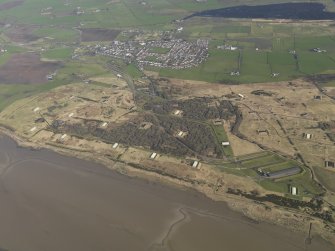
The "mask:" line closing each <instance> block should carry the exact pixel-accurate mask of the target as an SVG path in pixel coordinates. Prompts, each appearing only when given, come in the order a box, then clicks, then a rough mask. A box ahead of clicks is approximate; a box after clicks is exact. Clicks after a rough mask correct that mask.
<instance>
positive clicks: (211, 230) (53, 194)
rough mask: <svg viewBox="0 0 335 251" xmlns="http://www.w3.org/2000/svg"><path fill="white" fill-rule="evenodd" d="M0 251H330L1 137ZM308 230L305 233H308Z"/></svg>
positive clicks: (193, 199)
mask: <svg viewBox="0 0 335 251" xmlns="http://www.w3.org/2000/svg"><path fill="white" fill-rule="evenodd" d="M0 223H1V224H0V250H2V249H4V250H9V251H12V250H13V251H40V250H41V251H45V250H48V251H50V250H55V251H56V250H57V251H59V250H62V251H67V250H69V251H70V250H71V251H76V250H78V251H79V250H80V251H86V250H87V251H92V250H99V251H100V250H101V251H102V250H109V251H111V250H116V251H119V250H120V251H121V250H127V251H131V250H136V251H141V250H171V251H172V250H173V251H197V250H209V251H211V250H229V251H242V250H243V251H244V250H249V251H253V250H255V251H262V250H264V251H265V250H274V251H276V250H278V251H279V250H290V251H296V250H297V251H298V250H317V251H319V250H323V251H328V250H329V251H330V250H334V249H333V248H332V247H330V246H329V245H328V244H327V243H325V242H323V241H322V240H320V239H318V238H316V237H313V239H312V244H311V245H307V246H305V237H306V236H305V234H297V233H292V232H289V231H288V230H286V229H283V228H280V227H277V226H272V225H269V224H265V223H254V222H251V221H250V220H248V219H246V218H245V217H243V216H242V215H240V214H238V213H236V212H233V211H231V210H230V209H229V208H228V207H227V206H226V204H224V203H219V202H214V201H211V200H209V199H207V198H205V197H204V196H203V195H201V194H199V193H196V192H194V191H181V190H177V189H174V188H171V187H166V186H164V185H161V184H157V183H154V182H148V181H145V180H140V179H134V178H129V177H126V176H122V175H120V174H118V173H116V172H114V171H111V170H108V169H107V168H105V167H103V166H101V165H99V164H96V163H93V162H88V161H84V160H79V159H76V158H70V157H66V156H62V155H59V154H57V153H54V152H51V151H48V150H32V149H27V148H21V147H18V146H17V145H16V143H15V142H14V141H12V140H11V139H9V138H8V137H4V136H3V137H2V136H1V137H0ZM306 231H307V230H306Z"/></svg>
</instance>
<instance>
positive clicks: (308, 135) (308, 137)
mask: <svg viewBox="0 0 335 251" xmlns="http://www.w3.org/2000/svg"><path fill="white" fill-rule="evenodd" d="M312 137H313V135H312V134H310V133H304V138H306V139H312Z"/></svg>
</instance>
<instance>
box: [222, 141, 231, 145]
mask: <svg viewBox="0 0 335 251" xmlns="http://www.w3.org/2000/svg"><path fill="white" fill-rule="evenodd" d="M229 145H230V143H229V141H224V142H222V146H229Z"/></svg>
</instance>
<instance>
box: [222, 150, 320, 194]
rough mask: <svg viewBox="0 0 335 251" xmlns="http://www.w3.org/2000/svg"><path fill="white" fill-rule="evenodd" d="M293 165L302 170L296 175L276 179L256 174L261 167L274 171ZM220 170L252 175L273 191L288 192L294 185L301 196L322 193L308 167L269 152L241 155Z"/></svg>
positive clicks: (267, 170)
mask: <svg viewBox="0 0 335 251" xmlns="http://www.w3.org/2000/svg"><path fill="white" fill-rule="evenodd" d="M294 166H300V167H301V169H302V172H301V173H300V174H297V175H293V176H289V177H285V178H281V179H276V180H272V179H265V178H262V177H260V176H259V175H258V174H257V169H258V168H260V169H262V170H263V171H264V172H274V171H279V170H283V169H287V168H290V167H294ZM221 170H223V171H226V172H229V173H233V174H236V175H242V176H249V177H252V178H253V179H255V180H256V181H257V182H258V183H259V184H260V185H261V186H262V187H264V188H265V189H267V190H270V191H274V192H280V193H284V194H289V193H290V187H291V186H295V187H297V188H298V191H299V195H301V196H308V197H313V196H314V195H316V194H320V193H322V190H321V189H320V188H319V187H318V185H317V184H316V183H315V182H314V181H313V180H312V179H311V174H310V172H309V170H308V169H306V168H305V167H303V166H301V165H300V164H298V163H297V162H295V161H291V160H286V159H285V158H283V157H280V156H278V155H276V154H273V153H270V152H260V153H256V154H250V155H246V156H241V157H239V158H237V159H236V161H235V162H231V163H227V164H223V165H222V166H221Z"/></svg>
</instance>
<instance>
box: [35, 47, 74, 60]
mask: <svg viewBox="0 0 335 251" xmlns="http://www.w3.org/2000/svg"><path fill="white" fill-rule="evenodd" d="M71 55H72V49H71V48H56V49H50V50H47V51H45V52H44V53H42V55H41V56H42V58H46V59H51V60H65V59H69V58H71Z"/></svg>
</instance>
